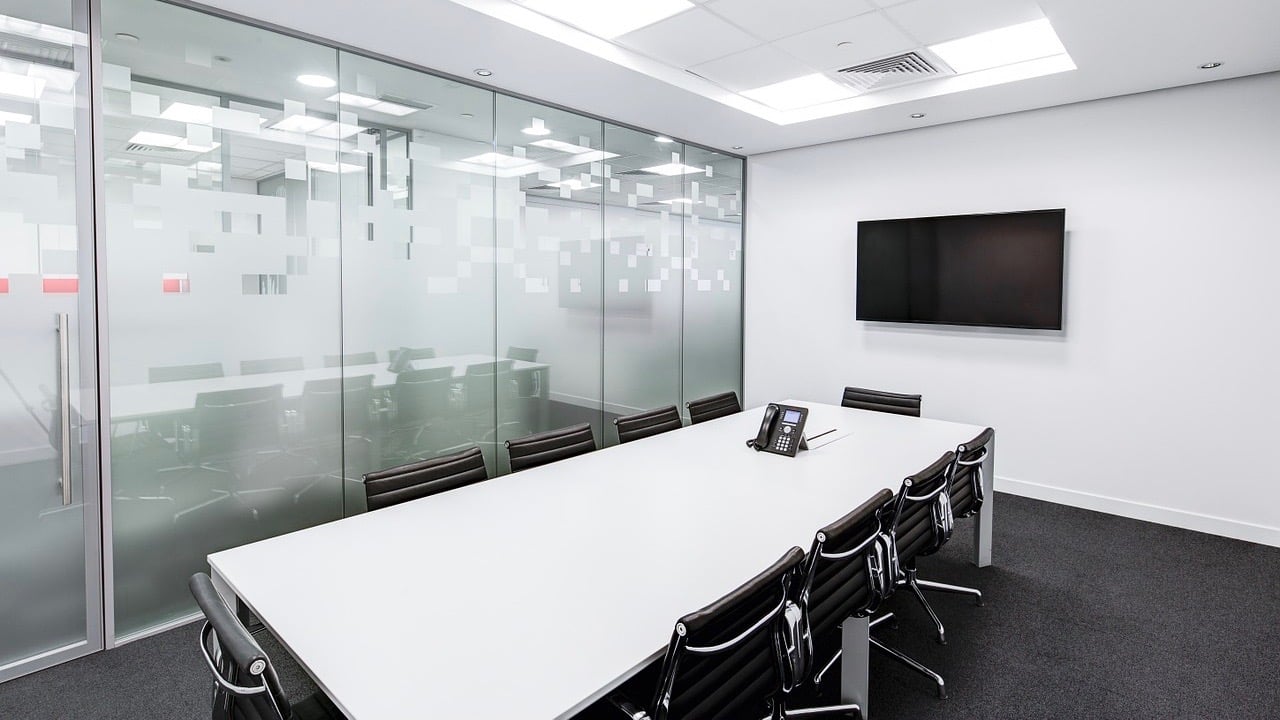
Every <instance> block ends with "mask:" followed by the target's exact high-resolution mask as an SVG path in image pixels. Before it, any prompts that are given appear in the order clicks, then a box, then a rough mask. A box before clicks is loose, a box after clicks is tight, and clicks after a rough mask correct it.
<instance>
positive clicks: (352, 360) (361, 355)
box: [324, 350, 378, 367]
mask: <svg viewBox="0 0 1280 720" xmlns="http://www.w3.org/2000/svg"><path fill="white" fill-rule="evenodd" d="M376 362H378V353H376V352H374V351H372V350H370V351H368V352H358V353H347V354H345V355H325V356H324V366H325V367H339V366H341V367H351V366H352V365H372V364H374V363H376Z"/></svg>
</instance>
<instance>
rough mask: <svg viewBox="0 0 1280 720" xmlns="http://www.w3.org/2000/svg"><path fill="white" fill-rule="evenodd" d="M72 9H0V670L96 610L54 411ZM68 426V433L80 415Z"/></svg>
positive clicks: (73, 180) (58, 414) (70, 118)
mask: <svg viewBox="0 0 1280 720" xmlns="http://www.w3.org/2000/svg"><path fill="white" fill-rule="evenodd" d="M72 7H73V4H72V3H71V2H69V1H68V0H48V1H46V2H41V3H28V2H14V1H13V0H0V86H2V89H3V92H0V666H5V665H8V664H10V663H17V662H20V661H22V660H25V659H27V658H32V657H34V656H37V655H40V654H42V653H45V652H49V651H54V650H57V649H59V648H63V647H66V646H68V645H71V644H73V643H77V642H83V641H85V640H86V638H87V635H86V632H87V630H86V628H87V626H86V617H87V615H86V611H88V612H89V613H96V611H97V609H96V608H86V604H85V577H86V571H85V560H86V557H85V525H86V515H85V512H86V509H87V510H88V511H89V512H93V513H96V512H97V508H96V507H95V506H94V505H93V504H89V505H86V504H85V503H84V498H85V495H86V494H85V493H84V492H83V484H82V479H81V468H80V463H79V452H78V449H77V448H76V447H74V446H73V447H72V450H73V452H72V456H71V458H70V460H71V470H72V476H71V477H68V478H66V479H65V480H66V482H67V484H69V485H70V489H71V491H72V494H71V497H70V498H69V502H68V503H67V504H64V498H63V494H62V485H61V483H60V480H61V479H62V463H61V460H62V459H63V456H62V445H63V443H62V440H63V437H62V433H61V429H60V426H61V420H62V411H61V408H62V405H63V401H64V400H68V401H69V402H72V403H75V402H78V401H79V398H81V392H80V388H79V387H78V383H77V381H76V380H77V378H79V377H80V367H79V363H78V361H77V360H78V343H77V334H78V327H79V322H78V319H79V313H78V303H77V300H78V299H79V297H80V295H79V292H80V280H79V275H78V272H79V263H80V260H81V258H80V254H79V252H78V248H79V238H78V235H77V232H78V229H79V228H78V226H77V217H76V209H77V204H76V198H77V171H78V170H80V169H83V168H82V167H78V166H77V157H76V134H77V132H83V131H84V128H83V127H78V125H80V124H81V122H80V119H79V117H78V108H77V100H78V99H79V101H80V103H83V97H79V98H78V94H79V92H80V88H82V87H83V81H82V72H83V71H84V68H83V67H82V66H81V63H82V62H83V61H84V59H85V57H86V53H85V51H86V44H85V43H86V40H85V36H84V34H83V33H78V32H73V31H72V28H73V27H74V26H73V23H72V16H73V14H72ZM81 191H82V192H83V188H81ZM85 292H86V293H88V294H89V296H90V297H91V296H92V283H86V287H85ZM64 313H65V314H66V315H67V316H68V318H69V322H70V323H71V324H70V332H69V333H68V336H69V337H68V345H69V351H70V352H69V354H68V357H67V361H68V362H69V379H70V382H71V387H70V388H69V390H70V398H64V397H62V396H61V395H60V390H59V337H58V333H57V331H56V330H55V328H56V321H55V318H56V317H57V316H58V315H59V314H64ZM85 394H86V395H91V392H90V393H85ZM73 407H76V406H75V405H74V404H73ZM81 409H83V408H81ZM85 414H86V415H90V414H91V413H88V412H86V413H85ZM70 421H71V423H72V427H73V435H72V437H76V433H78V432H79V427H78V426H79V424H80V423H79V413H77V412H72V413H71V417H70ZM93 562H96V558H94V559H93ZM12 669H13V668H10V670H12Z"/></svg>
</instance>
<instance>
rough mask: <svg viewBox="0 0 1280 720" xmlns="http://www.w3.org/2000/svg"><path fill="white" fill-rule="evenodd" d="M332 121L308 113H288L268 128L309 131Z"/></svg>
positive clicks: (285, 130)
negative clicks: (288, 114) (287, 115)
mask: <svg viewBox="0 0 1280 720" xmlns="http://www.w3.org/2000/svg"><path fill="white" fill-rule="evenodd" d="M332 123H333V121H332V120H325V119H324V118H318V117H311V116H310V115H290V116H289V117H287V118H285V119H283V120H281V121H280V122H278V123H276V124H275V125H271V126H270V128H271V129H272V130H282V131H284V132H299V133H311V132H315V131H317V130H319V129H320V128H322V127H325V126H327V125H330V124H332Z"/></svg>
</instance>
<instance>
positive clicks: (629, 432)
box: [613, 405, 684, 443]
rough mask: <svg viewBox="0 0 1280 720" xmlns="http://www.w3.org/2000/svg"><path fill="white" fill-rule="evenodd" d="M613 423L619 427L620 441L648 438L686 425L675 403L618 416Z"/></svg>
mask: <svg viewBox="0 0 1280 720" xmlns="http://www.w3.org/2000/svg"><path fill="white" fill-rule="evenodd" d="M613 424H614V425H615V426H617V428H618V442H620V443H624V442H631V441H632V440H639V439H640V438H647V437H649V436H651V435H657V434H659V433H664V432H667V431H669V430H679V429H680V428H682V427H684V424H683V423H682V422H681V421H680V411H679V410H678V409H677V408H676V406H675V405H668V406H667V407H664V408H658V409H657V410H646V411H644V412H642V413H636V414H635V415H626V416H624V417H620V418H617V419H615V420H614V421H613Z"/></svg>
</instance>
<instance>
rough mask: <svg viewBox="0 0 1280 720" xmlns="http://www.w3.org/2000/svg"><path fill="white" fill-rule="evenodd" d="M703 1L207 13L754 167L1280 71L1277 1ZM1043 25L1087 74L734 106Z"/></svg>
mask: <svg viewBox="0 0 1280 720" xmlns="http://www.w3.org/2000/svg"><path fill="white" fill-rule="evenodd" d="M527 1H528V0H521V2H527ZM599 1H600V2H605V1H606V0H599ZM694 2H695V3H696V7H694V8H691V9H688V10H686V11H684V12H682V13H680V14H678V15H675V16H673V17H670V18H667V19H665V20H661V21H659V22H657V23H655V24H652V25H649V26H647V27H643V28H641V29H638V30H635V31H632V32H629V33H626V34H623V35H621V36H618V37H617V38H614V40H613V41H606V40H602V39H598V38H594V37H590V36H586V35H585V34H583V33H582V32H581V31H578V30H576V29H573V28H570V27H569V26H567V25H561V24H559V23H556V22H554V21H552V20H549V19H547V18H545V17H542V16H539V17H541V18H542V22H541V23H527V25H528V26H529V27H533V28H534V29H535V30H537V32H535V31H533V30H529V29H525V28H524V27H518V26H516V25H514V24H511V23H510V22H507V21H505V20H502V19H499V18H500V17H512V15H511V12H512V8H514V9H515V12H517V13H520V12H523V13H526V14H527V13H528V12H529V11H528V10H527V9H525V8H523V7H520V6H519V5H518V4H517V3H514V2H511V1H510V0H417V1H416V2H414V3H403V2H396V1H394V0H366V2H364V3H362V4H361V5H360V6H359V7H360V9H359V10H358V11H353V10H352V9H351V7H352V6H351V4H350V3H347V2H343V1H342V0H275V2H272V3H261V2H258V1H257V0H209V2H208V3H207V4H209V5H212V6H215V7H219V8H222V9H225V10H228V11H231V12H235V13H239V14H243V15H246V16H250V17H255V18H258V19H260V20H263V21H266V22H268V23H273V24H277V25H280V26H282V27H287V28H291V29H294V30H296V31H299V32H303V33H308V34H312V35H316V36H319V37H323V38H327V39H331V40H334V41H337V42H340V43H344V44H348V45H351V46H354V47H358V48H362V49H365V50H369V51H373V52H376V53H380V54H383V55H387V56H390V57H395V58H399V59H402V60H406V61H408V62H411V63H415V64H419V65H423V66H426V67H430V68H434V69H437V70H441V71H444V72H447V73H451V74H454V75H458V76H462V77H467V78H468V79H472V80H476V81H480V80H481V78H478V77H476V76H475V75H474V74H473V73H474V70H475V69H477V68H486V69H488V70H491V71H492V73H493V74H492V76H489V77H487V78H485V79H484V80H483V81H484V82H485V83H488V84H490V85H492V86H494V87H496V88H499V89H505V90H508V91H512V92H515V93H520V94H524V95H528V96H531V97H536V98H539V99H543V100H546V101H550V102H553V103H558V104H561V105H564V106H566V107H570V108H575V109H579V110H583V111H586V112H590V113H594V114H597V115H600V116H604V117H608V118H611V119H615V120H618V121H620V122H625V123H629V124H632V125H636V126H640V127H646V128H651V129H653V130H656V131H659V132H663V133H666V134H668V135H672V136H674V137H678V138H681V139H684V140H688V141H691V142H694V143H699V144H702V145H706V146H709V147H713V148H718V149H722V150H727V151H736V152H739V153H742V154H755V153H760V152H767V151H771V150H778V149H783V148H789V147H797V146H803V145H811V144H817V143H822V142H828V141H833V140H840V139H845V138H853V137H862V136H867V135H874V134H880V133H886V132H895V131H900V130H906V129H910V128H915V127H922V126H928V125H935V124H942V123H949V122H957V121H962V120H967V119H972V118H978V117H986V116H991V115H999V114H1004V113H1009V112H1017V111H1021V110H1028V109H1033V108H1039V107H1048V106H1053V105H1060V104H1065V103H1071V102H1079V101H1083V100H1091V99H1096V98H1103V97H1111V96H1116V95H1123V94H1129V93H1135V92H1143V91H1147V90H1154V89H1159V88H1166V87H1174V86H1179V85H1187V84H1192V83H1198V82H1206V81H1210V80H1218V79H1224V78H1229V77H1238V76H1243V75H1252V74H1257V73H1263V72H1270V71H1275V70H1280V43H1278V42H1276V41H1275V30H1276V29H1277V28H1280V3H1277V2H1274V1H1273V0H1217V1H1216V2H1212V3H1210V2H1203V0H1202V1H1200V2H1190V1H1186V0H1124V1H1123V2H1114V1H1112V0H1039V2H1038V3H1035V2H1032V1H1031V0H906V1H905V2H903V1H901V0H786V1H785V2H782V1H780V0H694ZM464 5H465V6H464ZM1036 17H1044V18H1047V19H1048V20H1049V21H1050V22H1051V23H1052V27H1053V29H1054V30H1055V31H1056V33H1057V35H1058V37H1059V38H1060V39H1061V41H1062V43H1063V45H1064V46H1065V48H1066V50H1067V51H1068V53H1069V54H1070V58H1071V60H1072V61H1074V64H1075V66H1076V68H1077V69H1075V70H1071V71H1066V72H1058V73H1055V74H1051V75H1045V76H1042V77H1034V78H1030V79H1023V80H1018V81H1015V82H1009V83H1005V84H999V85H992V86H987V87H975V88H973V89H967V90H964V91H961V92H955V93H952V94H940V95H939V94H935V95H934V96H932V97H930V96H928V95H929V93H927V92H920V91H918V89H919V88H923V87H925V86H926V85H928V83H924V84H919V85H916V86H911V87H907V88H897V89H891V90H884V91H878V93H872V94H869V95H866V96H864V98H872V99H873V100H874V102H862V103H860V105H859V106H858V108H857V109H856V111H853V112H845V113H842V114H838V115H833V116H830V117H822V118H817V119H810V120H804V121H791V122H788V123H786V124H779V122H778V121H777V120H778V117H777V116H776V115H775V116H772V117H762V116H761V115H760V114H753V113H752V112H747V111H744V110H743V109H740V106H741V105H740V103H739V107H735V106H733V103H735V102H737V101H736V100H732V98H740V97H741V96H739V95H737V92H738V91H741V90H744V89H749V88H752V87H758V86H761V85H766V84H768V83H771V82H775V81H778V80H785V79H788V78H792V77H797V76H800V75H804V74H806V73H811V72H829V71H831V70H833V69H836V68H838V67H840V66H843V65H846V64H854V63H857V62H860V61H863V60H870V59H874V58H878V57H883V56H884V55H887V54H892V53H897V52H901V51H906V50H911V49H913V48H920V47H922V46H927V45H929V44H932V43H937V42H940V41H942V40H946V39H953V38H957V37H962V36H965V35H969V34H972V33H975V32H981V31H984V30H990V29H995V28H998V27H1002V26H1005V25H1009V24H1013V23H1017V22H1022V21H1025V20H1028V19H1035V18H1036ZM548 23H550V25H548ZM548 35H551V36H552V37H548ZM553 38H559V39H553ZM562 40H564V41H565V42H562ZM566 42H570V43H573V45H572V46H571V45H570V44H566ZM840 43H846V44H843V45H842V44H840ZM580 48H586V49H580ZM588 50H589V51H588ZM1206 62H1221V63H1223V64H1222V66H1221V67H1219V68H1216V69H1213V70H1202V69H1200V67H1199V66H1200V65H1201V64H1202V63H1206ZM693 73H696V75H695V74H693ZM699 76H701V77H699ZM955 79H958V78H952V80H955ZM931 82H941V81H931ZM912 88H916V89H917V91H915V92H901V91H903V90H906V91H911V90H912ZM727 96H731V97H730V98H729V101H728V102H729V104H726V97H727ZM864 98H859V100H861V99H864ZM921 113H923V114H924V117H922V118H912V117H911V115H913V114H921ZM763 114H764V115H769V113H763ZM736 146H741V149H735V148H736Z"/></svg>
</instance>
